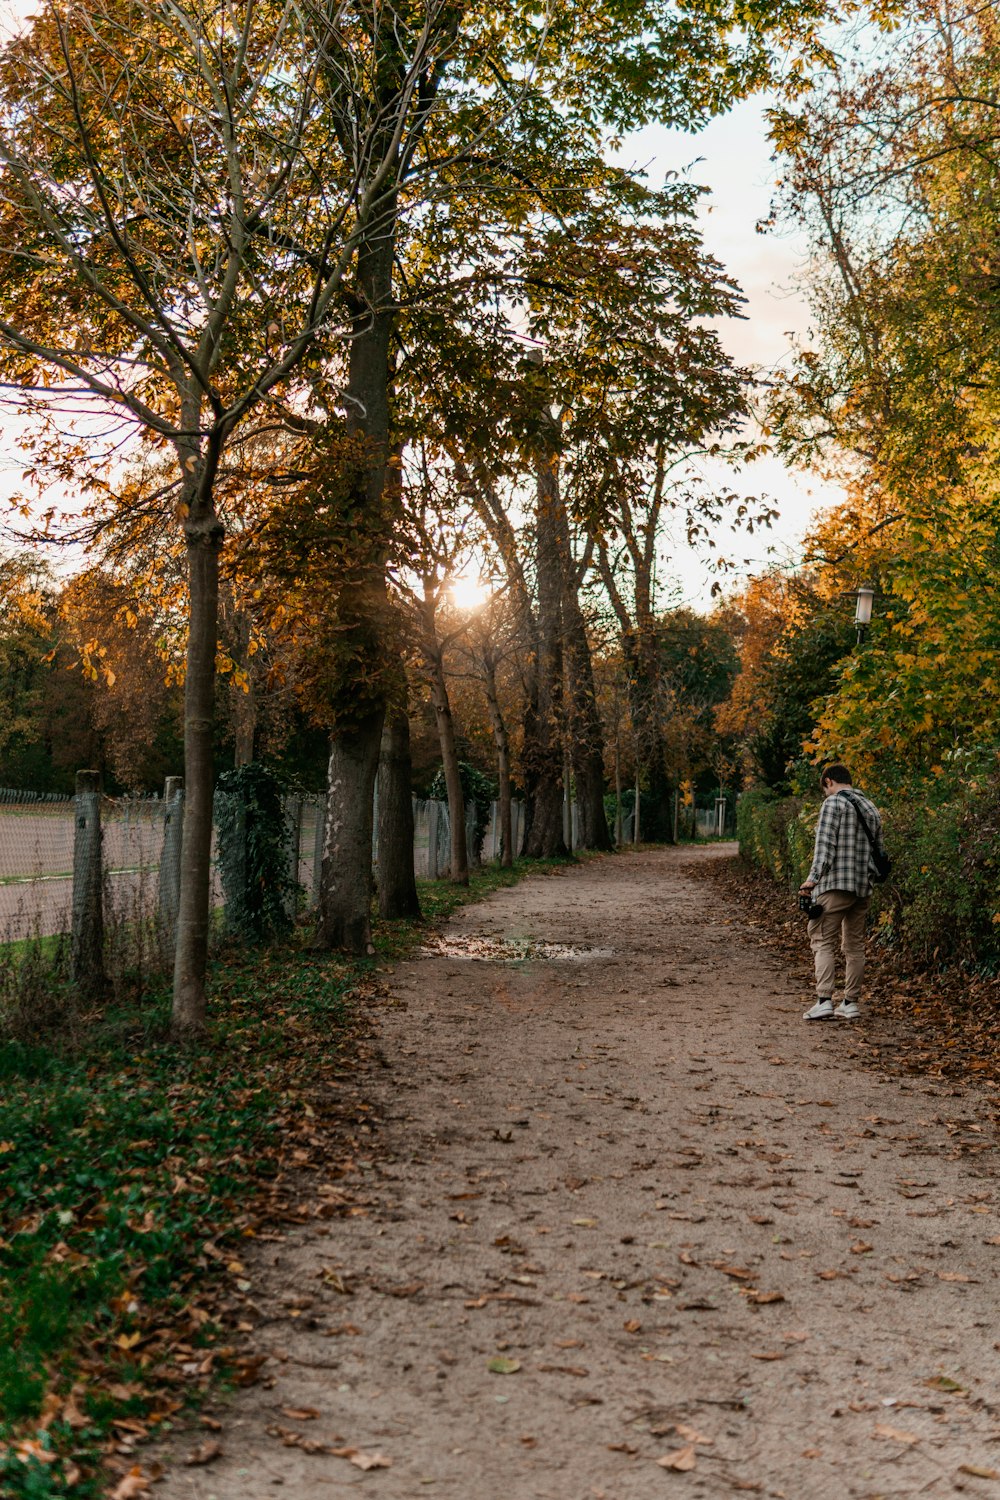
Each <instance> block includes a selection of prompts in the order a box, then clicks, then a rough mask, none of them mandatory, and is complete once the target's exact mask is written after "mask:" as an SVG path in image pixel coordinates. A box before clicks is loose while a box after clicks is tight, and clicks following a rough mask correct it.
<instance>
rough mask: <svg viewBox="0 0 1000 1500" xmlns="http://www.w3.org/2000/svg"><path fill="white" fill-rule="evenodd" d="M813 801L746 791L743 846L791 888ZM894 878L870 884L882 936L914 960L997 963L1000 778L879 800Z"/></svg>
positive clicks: (803, 862) (800, 867)
mask: <svg viewBox="0 0 1000 1500" xmlns="http://www.w3.org/2000/svg"><path fill="white" fill-rule="evenodd" d="M817 811H818V804H816V803H815V802H813V801H804V800H802V799H800V798H795V797H785V798H778V797H776V796H775V795H774V793H772V792H769V791H764V792H756V791H755V792H748V793H746V794H745V795H744V796H743V797H741V798H740V801H739V805H738V808H737V830H738V834H739V840H740V853H741V854H742V855H743V857H744V858H745V859H747V860H748V861H750V863H752V864H754V865H757V866H758V867H760V868H761V869H764V870H767V871H768V873H769V874H771V875H773V876H774V877H775V879H777V880H780V881H782V883H784V884H786V885H788V886H790V887H792V888H795V887H796V886H798V885H799V884H801V882H802V880H804V879H805V877H806V875H807V874H808V871H809V864H810V860H811V857H812V846H813V836H814V831H815V819H816V813H817ZM882 815H883V825H884V830H885V841H886V846H887V848H888V849H889V852H890V854H891V855H892V857H893V873H892V876H891V878H890V880H889V881H888V882H887V883H886V884H885V885H882V886H876V887H875V888H874V899H873V902H872V918H873V921H874V923H875V926H876V929H877V931H878V933H879V936H880V937H881V939H882V941H883V942H885V943H887V944H891V945H893V946H895V947H897V948H899V949H900V950H901V951H903V952H905V953H906V954H907V955H908V956H909V957H911V958H913V959H914V960H915V961H916V962H918V963H920V964H924V965H927V964H939V965H945V964H955V963H960V964H963V965H966V966H970V967H975V968H977V969H980V970H987V971H989V972H996V971H998V970H1000V780H998V779H997V778H995V777H991V778H983V779H981V780H976V781H971V782H969V783H967V784H965V785H963V786H956V785H955V784H954V783H953V784H952V785H951V786H949V787H947V788H944V787H939V786H938V785H937V784H935V783H931V784H929V785H923V786H920V787H914V788H911V789H910V790H909V791H908V793H907V795H906V797H905V799H904V800H899V801H894V802H888V803H886V804H885V805H884V806H883V807H882Z"/></svg>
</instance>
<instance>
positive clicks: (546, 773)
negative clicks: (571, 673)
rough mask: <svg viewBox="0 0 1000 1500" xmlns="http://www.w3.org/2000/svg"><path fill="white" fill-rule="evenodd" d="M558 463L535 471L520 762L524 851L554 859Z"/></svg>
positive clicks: (558, 822)
mask: <svg viewBox="0 0 1000 1500" xmlns="http://www.w3.org/2000/svg"><path fill="white" fill-rule="evenodd" d="M561 508H562V498H561V496H560V493H559V462H558V458H557V456H556V454H555V453H551V454H548V455H546V456H545V458H544V459H543V460H542V461H541V462H540V464H539V468H538V506H537V513H536V571H537V578H538V636H537V641H538V646H537V651H536V654H535V663H536V673H537V682H538V704H537V713H536V718H535V725H534V737H533V741H532V742H531V743H529V742H528V740H527V737H526V738H525V746H524V756H523V759H524V764H525V767H526V769H527V771H528V773H529V775H530V778H531V785H532V798H531V822H530V825H529V828H528V831H527V834H526V835H525V851H524V852H525V853H526V854H527V855H528V856H529V858H531V859H553V858H557V857H558V856H560V855H563V854H565V853H566V845H565V843H564V841H563V811H562V801H563V785H562V781H563V776H562V736H561V730H562V708H563V704H562V683H563V656H562V599H563V592H564V585H563V570H562V555H561V548H560V545H559V529H560V511H561Z"/></svg>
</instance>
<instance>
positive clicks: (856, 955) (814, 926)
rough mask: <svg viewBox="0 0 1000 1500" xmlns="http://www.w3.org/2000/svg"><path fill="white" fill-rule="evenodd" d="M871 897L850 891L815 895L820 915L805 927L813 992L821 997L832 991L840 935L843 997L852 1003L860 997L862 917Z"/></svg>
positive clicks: (828, 994) (862, 943) (865, 912)
mask: <svg viewBox="0 0 1000 1500" xmlns="http://www.w3.org/2000/svg"><path fill="white" fill-rule="evenodd" d="M871 899H872V898H871V897H870V896H856V895H855V894H854V892H853V891H824V892H823V894H822V896H817V897H816V900H817V901H818V902H819V905H820V906H822V908H823V915H822V916H821V917H817V918H816V920H815V921H811V922H810V923H809V926H808V929H807V930H808V932H809V944H810V947H811V948H812V951H813V958H814V959H815V961H816V993H817V995H819V996H820V998H824V997H826V996H832V994H833V986H834V979H835V975H836V969H837V940H838V938H839V939H840V946H841V948H842V949H843V952H844V967H845V969H846V974H845V977H844V999H845V1000H853V1001H854V1002H855V1004H856V1003H857V1001H858V1000H859V999H860V997H861V981H862V979H863V978H864V972H865V920H866V918H867V916H868V908H869V906H870V905H871Z"/></svg>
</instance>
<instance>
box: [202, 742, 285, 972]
mask: <svg viewBox="0 0 1000 1500" xmlns="http://www.w3.org/2000/svg"><path fill="white" fill-rule="evenodd" d="M281 790H282V789H281V784H280V782H279V781H278V779H277V777H276V776H275V775H274V774H273V773H272V772H271V771H269V770H268V769H267V768H266V767H265V766H262V765H258V764H255V763H251V764H250V765H248V766H237V768H236V769H235V770H234V771H226V772H224V773H223V775H221V776H220V777H219V781H218V786H217V787H216V793H215V822H216V829H217V835H218V848H219V873H220V875H221V877H222V892H223V896H224V897H225V902H226V928H227V930H228V931H229V932H231V933H234V934H235V935H237V936H238V937H241V938H244V939H245V940H246V941H248V942H251V943H266V942H270V941H273V940H274V939H275V938H280V937H284V936H285V935H286V934H287V933H288V932H289V931H290V930H291V927H292V911H293V910H294V897H295V894H296V892H297V889H298V887H297V885H296V882H295V881H293V880H292V878H291V875H290V874H289V868H288V866H289V829H288V824H287V822H286V820H285V813H284V808H283V807H282V801H281Z"/></svg>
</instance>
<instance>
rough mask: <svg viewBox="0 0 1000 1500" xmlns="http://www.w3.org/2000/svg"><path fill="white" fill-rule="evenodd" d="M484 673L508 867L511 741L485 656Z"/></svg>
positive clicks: (493, 670)
mask: <svg viewBox="0 0 1000 1500" xmlns="http://www.w3.org/2000/svg"><path fill="white" fill-rule="evenodd" d="M484 667H485V675H484V679H483V681H484V686H485V688H486V705H487V708H488V709H489V714H490V726H491V728H492V730H493V743H494V744H495V745H496V751H497V788H498V794H499V800H500V864H501V865H502V866H503V868H504V869H507V870H509V869H510V868H511V867H512V865H513V863H514V825H513V817H512V812H511V794H510V741H509V738H508V735H507V725H506V724H505V723H504V717H503V713H502V711H501V708H500V697H499V694H498V693H497V677H496V668H495V666H494V664H493V662H492V661H491V660H490V659H489V658H487V659H486V661H485V662H484Z"/></svg>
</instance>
